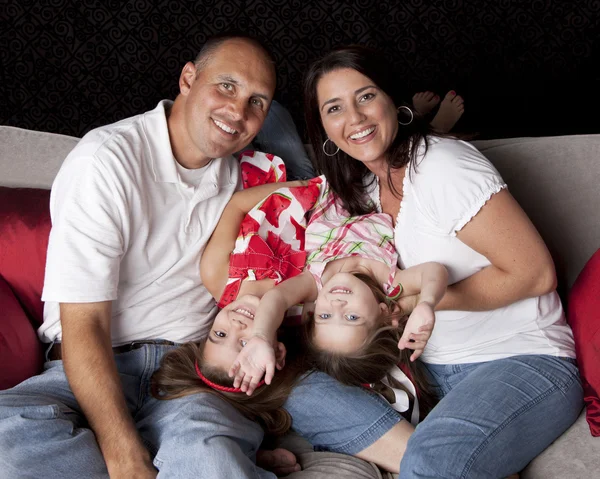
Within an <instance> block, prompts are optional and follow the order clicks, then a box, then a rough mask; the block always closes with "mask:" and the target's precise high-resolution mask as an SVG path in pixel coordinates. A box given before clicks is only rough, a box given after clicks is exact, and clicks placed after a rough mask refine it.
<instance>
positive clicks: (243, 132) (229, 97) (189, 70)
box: [180, 39, 275, 167]
mask: <svg viewBox="0 0 600 479" xmlns="http://www.w3.org/2000/svg"><path fill="white" fill-rule="evenodd" d="M180 86H181V94H182V96H183V97H185V107H184V108H185V110H184V114H183V123H184V125H183V127H184V129H185V132H183V133H184V135H185V136H187V139H188V141H186V144H187V148H186V149H187V150H188V151H186V152H185V156H186V157H188V158H189V157H193V158H194V162H195V163H204V162H206V161H208V160H210V159H211V158H221V157H223V156H227V155H230V154H232V153H234V152H236V151H239V150H240V149H242V148H243V147H245V146H246V145H248V144H249V143H250V142H251V141H252V140H253V139H254V137H255V136H256V134H257V133H258V132H259V131H260V129H261V128H262V125H263V122H264V120H265V118H266V116H267V113H268V111H269V106H270V105H271V101H272V99H273V92H274V90H275V70H274V67H273V65H272V63H271V61H270V59H269V58H268V57H267V55H266V54H265V52H264V51H263V50H262V49H260V48H259V47H258V46H256V45H254V44H252V43H250V42H248V41H246V40H244V39H232V40H227V41H226V42H224V43H223V44H222V45H220V46H219V47H217V48H216V50H215V51H214V52H212V53H211V54H210V55H209V56H208V58H206V59H205V61H204V62H202V66H201V67H200V68H199V69H196V67H195V66H194V64H193V63H191V62H190V63H188V64H186V66H185V67H184V69H183V72H182V78H181V80H180ZM184 166H187V167H193V165H184Z"/></svg>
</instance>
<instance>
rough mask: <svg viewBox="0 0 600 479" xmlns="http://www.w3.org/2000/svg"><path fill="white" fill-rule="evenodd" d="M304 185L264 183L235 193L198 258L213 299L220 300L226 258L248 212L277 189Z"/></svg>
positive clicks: (297, 182)
mask: <svg viewBox="0 0 600 479" xmlns="http://www.w3.org/2000/svg"><path fill="white" fill-rule="evenodd" d="M306 183H307V182H306V181H288V182H284V183H267V184H266V185H260V186H255V187H253V188H248V189H246V190H242V191H238V192H237V193H235V194H234V195H233V196H232V197H231V200H229V203H227V206H226V207H225V210H224V211H223V214H222V215H221V218H220V219H219V223H218V224H217V227H216V228H215V231H214V232H213V234H212V236H211V237H210V240H209V241H208V244H207V245H206V248H205V250H204V253H203V254H202V258H201V259H200V276H201V277H202V282H203V284H204V286H205V287H206V289H207V290H208V291H209V293H210V294H211V295H212V296H213V298H217V299H219V298H220V297H221V294H222V293H223V289H224V288H225V283H226V282H227V278H228V275H229V256H230V255H231V252H232V251H233V248H234V247H235V240H236V239H237V237H238V234H239V231H240V225H241V224H242V221H243V220H244V217H245V216H246V215H247V214H248V212H249V211H250V210H251V209H252V208H254V206H256V205H257V204H258V203H259V202H260V201H261V200H263V199H264V198H266V197H267V196H269V195H270V194H271V193H274V192H275V191H277V190H278V189H280V188H286V187H287V188H292V187H295V186H304V185H306Z"/></svg>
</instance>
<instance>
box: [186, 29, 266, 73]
mask: <svg viewBox="0 0 600 479" xmlns="http://www.w3.org/2000/svg"><path fill="white" fill-rule="evenodd" d="M228 42H242V43H245V44H247V45H249V46H251V47H253V48H254V49H256V50H257V51H258V52H260V53H261V54H262V55H263V56H264V59H265V62H266V63H267V64H268V65H270V66H271V67H272V69H273V75H275V59H274V58H273V55H271V52H269V50H267V48H266V47H265V46H264V45H263V44H262V43H261V42H260V41H259V40H257V39H256V38H254V37H251V36H248V35H244V34H241V33H239V34H238V33H224V34H221V35H215V36H213V37H211V38H209V39H208V40H207V41H206V43H205V44H204V45H203V46H202V49H201V50H200V52H199V53H198V55H197V56H196V58H195V60H194V66H195V67H196V70H198V71H200V70H202V69H203V68H204V67H205V66H206V64H207V63H208V62H209V61H210V60H211V58H212V57H213V56H214V54H215V53H216V52H217V51H218V50H219V49H220V48H221V47H222V46H223V45H224V44H226V43H228Z"/></svg>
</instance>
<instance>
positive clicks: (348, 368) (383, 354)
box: [304, 273, 436, 417]
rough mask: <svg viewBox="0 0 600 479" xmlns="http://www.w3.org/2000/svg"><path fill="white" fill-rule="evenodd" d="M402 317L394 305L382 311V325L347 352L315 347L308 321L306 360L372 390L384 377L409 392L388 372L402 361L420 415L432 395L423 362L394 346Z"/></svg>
mask: <svg viewBox="0 0 600 479" xmlns="http://www.w3.org/2000/svg"><path fill="white" fill-rule="evenodd" d="M355 276H356V277H357V278H358V279H360V280H361V281H363V282H364V283H365V284H366V285H367V286H368V287H369V289H371V291H372V292H373V294H374V295H375V298H376V299H377V301H378V302H382V303H388V304H390V300H389V299H388V298H387V297H386V295H385V293H384V292H383V290H382V289H381V287H380V286H379V284H378V283H377V282H376V281H375V280H374V279H373V278H371V277H370V276H368V275H366V274H364V273H355ZM390 305H391V304H390ZM394 319H396V320H398V321H399V325H398V326H397V327H396V326H392V321H393V320H394ZM406 320H407V317H406V316H405V315H404V314H403V312H402V311H401V310H398V308H396V310H395V311H392V312H390V313H384V314H383V315H381V316H380V317H379V319H378V323H379V324H380V325H383V326H381V327H379V328H377V329H376V330H375V331H373V332H372V333H371V335H370V336H369V337H368V338H367V339H366V341H365V342H364V344H363V346H362V347H361V348H360V349H358V350H357V351H355V352H352V353H350V354H347V353H346V354H341V353H336V352H331V351H327V350H323V349H319V348H317V347H316V346H315V344H314V321H309V322H308V323H306V324H305V328H304V339H305V348H306V354H307V360H308V362H309V364H310V365H311V366H312V367H314V368H315V369H318V370H320V371H323V372H324V373H326V374H328V375H329V376H331V377H333V378H335V379H337V380H338V381H339V382H341V383H343V384H347V385H350V386H361V385H364V384H374V385H375V387H374V389H375V390H376V391H378V392H383V389H384V388H385V387H384V385H383V383H382V382H381V381H382V380H383V379H387V381H388V383H389V384H391V385H392V386H393V387H395V388H399V389H403V390H405V391H406V392H407V393H408V394H409V396H410V395H411V393H410V392H409V391H407V390H406V388H404V386H402V385H401V384H400V383H399V382H398V381H397V380H396V379H395V378H393V377H392V376H391V374H390V371H391V369H392V368H393V367H394V366H397V365H402V366H404V367H405V368H406V369H407V370H408V372H409V374H410V376H411V379H412V382H413V384H414V385H415V388H416V390H417V395H418V398H419V409H420V413H421V417H424V415H425V414H427V413H428V412H429V411H430V410H431V409H432V408H433V406H434V405H435V402H436V397H435V395H434V394H433V392H432V389H431V385H430V384H429V381H428V380H427V375H426V373H425V371H424V370H423V366H422V365H421V364H420V362H419V361H418V360H417V361H414V362H413V361H410V356H411V354H412V352H413V351H412V350H410V349H404V350H402V351H400V350H399V349H398V341H399V340H400V337H401V336H402V332H403V331H404V325H405V324H406ZM384 396H385V395H384Z"/></svg>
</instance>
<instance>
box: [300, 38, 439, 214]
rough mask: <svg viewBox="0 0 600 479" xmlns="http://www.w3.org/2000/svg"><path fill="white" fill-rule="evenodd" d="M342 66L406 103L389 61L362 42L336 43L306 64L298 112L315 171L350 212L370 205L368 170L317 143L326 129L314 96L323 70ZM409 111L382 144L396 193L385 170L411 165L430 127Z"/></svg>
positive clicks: (366, 209)
mask: <svg viewBox="0 0 600 479" xmlns="http://www.w3.org/2000/svg"><path fill="white" fill-rule="evenodd" d="M344 68H349V69H352V70H356V71H357V72H359V73H361V74H363V75H365V76H366V77H368V78H370V79H371V80H372V81H373V82H374V83H375V85H377V87H379V88H380V89H381V90H382V91H383V92H385V93H386V94H387V95H388V96H389V97H390V98H391V99H392V101H393V102H394V105H395V106H396V107H399V106H410V105H409V104H407V103H406V102H405V101H404V100H403V99H402V98H401V93H400V88H399V83H400V82H399V80H398V78H399V77H398V76H397V75H395V74H394V72H393V71H392V68H391V67H390V64H389V62H388V61H386V59H385V58H383V57H382V56H381V55H380V54H378V53H377V52H376V51H374V50H371V49H369V48H367V47H363V46H360V45H351V46H344V47H339V48H336V49H334V50H332V51H331V52H329V53H328V54H326V55H325V56H324V57H322V58H321V59H320V60H317V61H316V62H314V63H313V64H312V65H311V66H310V68H309V70H308V72H307V74H306V76H305V80H304V112H305V118H306V128H307V132H308V136H309V140H310V143H311V145H312V147H313V151H314V165H315V169H316V170H317V171H318V172H319V174H324V175H325V177H326V178H327V181H328V182H329V184H330V185H331V188H332V190H333V192H334V193H335V194H336V195H337V196H338V197H339V198H340V199H341V200H342V204H343V206H344V208H346V210H348V212H349V213H350V214H351V215H353V216H354V215H361V214H366V213H370V212H371V211H373V205H372V204H371V203H370V202H365V197H366V196H365V190H366V188H367V187H368V186H369V185H368V184H367V185H365V183H364V178H365V176H367V174H369V173H370V172H369V170H368V169H367V167H366V166H365V165H364V164H363V163H362V162H360V161H357V160H355V159H354V158H352V157H351V156H348V155H347V154H346V153H344V152H343V151H342V150H339V152H338V153H337V154H336V155H334V156H326V155H325V154H324V152H323V150H322V146H323V143H324V142H325V140H326V139H327V134H326V133H325V130H324V129H323V124H322V123H321V115H320V113H319V102H318V97H317V85H318V83H319V80H320V79H321V78H322V77H323V76H324V75H326V74H327V73H330V72H332V71H335V70H339V69H344ZM411 110H412V108H411ZM413 114H414V119H413V121H412V122H411V123H410V125H407V126H402V125H399V128H398V134H397V135H396V138H395V139H394V141H393V142H392V144H391V145H390V148H389V150H388V152H389V155H388V184H389V186H390V189H391V190H392V192H394V193H395V194H396V195H398V194H399V192H398V189H397V188H395V187H394V185H393V184H392V182H391V176H390V174H389V173H390V172H391V171H392V170H394V169H398V168H402V167H403V166H405V165H407V164H408V163H409V162H410V163H411V165H412V167H413V168H414V167H415V166H416V159H417V151H418V149H419V146H420V145H421V144H422V142H423V141H424V144H425V149H426V148H427V135H428V134H430V133H431V129H430V127H429V125H428V123H427V122H426V121H425V120H424V119H423V118H422V117H421V116H420V115H419V114H418V113H417V112H416V111H414V110H413ZM425 151H426V150H425ZM411 160H412V161H411ZM374 180H375V179H374V178H373V181H374Z"/></svg>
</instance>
